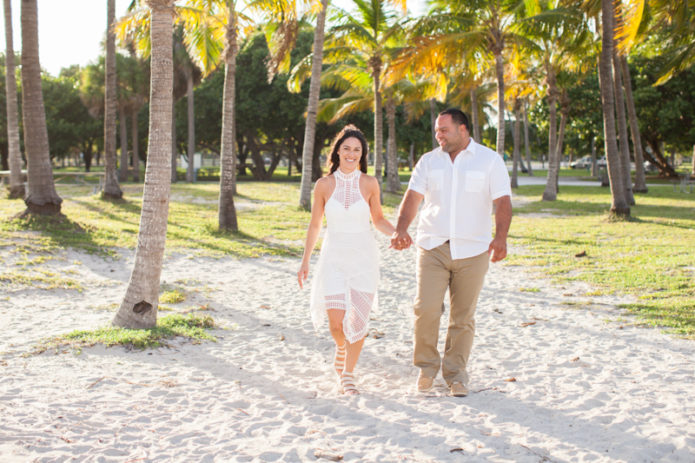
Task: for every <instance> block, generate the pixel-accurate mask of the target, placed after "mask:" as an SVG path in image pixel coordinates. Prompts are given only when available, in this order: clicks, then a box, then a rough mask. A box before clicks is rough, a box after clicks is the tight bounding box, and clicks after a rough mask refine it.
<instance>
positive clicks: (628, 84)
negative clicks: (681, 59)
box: [620, 55, 647, 193]
mask: <svg viewBox="0 0 695 463" xmlns="http://www.w3.org/2000/svg"><path fill="white" fill-rule="evenodd" d="M620 68H621V70H622V71H623V73H622V75H623V86H624V87H625V102H626V103H627V114H628V118H629V121H630V133H631V134H632V146H633V149H634V158H635V185H634V187H633V191H636V192H638V193H646V192H647V181H646V179H645V178H644V154H643V153H642V137H641V136H640V132H639V125H638V124H637V111H636V110H635V100H634V98H633V97H632V79H630V66H628V65H627V57H626V56H624V55H623V56H620Z"/></svg>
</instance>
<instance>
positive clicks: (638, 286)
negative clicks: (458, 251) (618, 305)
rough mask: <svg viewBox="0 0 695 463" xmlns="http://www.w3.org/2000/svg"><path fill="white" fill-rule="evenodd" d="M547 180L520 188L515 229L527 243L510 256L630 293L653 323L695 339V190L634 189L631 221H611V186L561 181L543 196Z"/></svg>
mask: <svg viewBox="0 0 695 463" xmlns="http://www.w3.org/2000/svg"><path fill="white" fill-rule="evenodd" d="M542 192H543V186H541V185H539V186H525V187H520V188H519V189H518V190H517V191H516V195H518V196H519V197H520V198H521V199H522V200H523V201H524V205H523V206H520V207H517V208H516V209H515V217H514V220H513V224H512V228H511V231H510V240H511V241H512V243H513V244H516V245H520V246H522V247H523V248H522V250H521V252H520V253H519V254H512V255H510V256H509V258H508V264H512V265H514V264H516V265H525V266H531V267H536V268H538V269H539V270H541V271H543V272H544V273H546V274H549V275H551V276H553V277H554V278H556V279H559V280H581V281H586V282H588V283H590V284H592V285H593V286H594V287H596V288H597V290H596V291H594V292H593V294H614V293H627V294H632V295H634V296H635V297H636V298H637V302H635V303H632V304H626V305H625V307H626V308H627V309H629V310H631V311H632V312H634V313H635V314H637V315H638V316H639V317H640V318H641V320H642V321H643V322H644V323H646V324H650V325H654V326H665V327H669V329H671V330H672V331H674V332H675V333H677V334H679V335H683V336H686V337H690V338H694V339H695V283H693V282H694V281H695V244H693V243H695V195H688V194H683V193H674V192H673V189H672V188H671V187H668V186H664V187H653V188H651V189H650V192H649V193H648V194H638V195H636V202H637V205H636V206H633V207H632V210H631V212H632V217H633V218H632V219H631V220H629V221H611V220H609V216H608V213H607V212H608V209H609V207H610V203H611V198H610V192H609V191H608V189H607V188H600V187H570V186H562V187H561V190H560V194H559V196H558V198H559V199H558V200H557V201H553V202H544V201H541V200H540V198H541V195H542Z"/></svg>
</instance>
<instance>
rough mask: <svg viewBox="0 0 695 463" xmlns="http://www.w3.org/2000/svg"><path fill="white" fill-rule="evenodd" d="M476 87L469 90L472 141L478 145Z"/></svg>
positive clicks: (478, 128) (478, 122) (479, 140)
mask: <svg viewBox="0 0 695 463" xmlns="http://www.w3.org/2000/svg"><path fill="white" fill-rule="evenodd" d="M477 90H478V87H473V88H471V91H470V95H471V124H472V125H473V139H474V140H475V141H477V142H478V143H480V142H481V141H482V140H481V138H480V121H479V120H478V93H477Z"/></svg>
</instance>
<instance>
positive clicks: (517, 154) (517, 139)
mask: <svg viewBox="0 0 695 463" xmlns="http://www.w3.org/2000/svg"><path fill="white" fill-rule="evenodd" d="M513 137H514V152H513V154H512V158H513V160H512V188H518V187H519V161H520V160H521V149H519V144H520V143H521V102H520V101H519V100H518V99H515V100H514V131H513Z"/></svg>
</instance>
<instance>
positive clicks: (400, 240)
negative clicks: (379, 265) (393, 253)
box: [390, 230, 413, 251]
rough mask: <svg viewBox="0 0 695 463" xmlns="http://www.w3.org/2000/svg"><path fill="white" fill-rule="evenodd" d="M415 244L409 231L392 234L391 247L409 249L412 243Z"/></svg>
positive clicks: (399, 249)
mask: <svg viewBox="0 0 695 463" xmlns="http://www.w3.org/2000/svg"><path fill="white" fill-rule="evenodd" d="M412 244H413V239H412V238H411V237H410V235H409V234H408V232H407V231H405V232H404V231H398V230H396V232H395V233H394V234H393V235H391V246H390V247H391V248H393V249H395V250H397V251H402V250H403V249H408V248H409V247H410V245H412Z"/></svg>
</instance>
